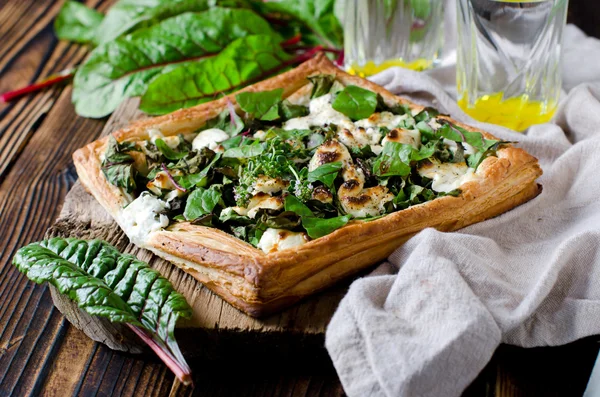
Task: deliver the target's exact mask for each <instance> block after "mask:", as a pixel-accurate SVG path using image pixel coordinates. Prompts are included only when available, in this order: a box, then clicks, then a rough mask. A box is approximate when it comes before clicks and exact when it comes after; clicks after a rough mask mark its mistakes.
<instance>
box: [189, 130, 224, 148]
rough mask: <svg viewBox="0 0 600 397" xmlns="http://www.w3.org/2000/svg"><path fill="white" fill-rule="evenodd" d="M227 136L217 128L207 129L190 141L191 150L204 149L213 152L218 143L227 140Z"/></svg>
mask: <svg viewBox="0 0 600 397" xmlns="http://www.w3.org/2000/svg"><path fill="white" fill-rule="evenodd" d="M228 138H229V134H228V133H226V132H225V131H223V130H220V129H218V128H209V129H208V130H204V131H200V133H198V135H197V136H196V138H194V140H193V141H192V149H194V150H200V149H202V148H204V147H207V148H209V149H210V150H215V149H216V148H217V146H219V143H221V142H223V141H225V140H227V139H228Z"/></svg>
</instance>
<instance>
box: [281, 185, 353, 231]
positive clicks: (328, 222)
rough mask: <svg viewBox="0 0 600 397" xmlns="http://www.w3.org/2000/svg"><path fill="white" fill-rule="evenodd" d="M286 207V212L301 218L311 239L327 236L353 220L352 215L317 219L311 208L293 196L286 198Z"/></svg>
mask: <svg viewBox="0 0 600 397" xmlns="http://www.w3.org/2000/svg"><path fill="white" fill-rule="evenodd" d="M284 207H285V210H286V211H291V212H294V213H296V214H298V215H299V216H300V218H301V219H302V226H303V227H304V229H305V230H306V233H307V234H308V236H309V237H310V238H319V237H323V236H326V235H328V234H330V233H332V232H334V231H335V230H337V229H339V228H340V227H342V226H345V225H346V224H347V223H348V222H349V221H350V219H351V216H350V215H343V216H337V217H334V218H317V217H316V216H315V215H314V214H313V212H312V211H311V210H310V208H308V207H307V206H306V205H305V204H304V203H302V202H301V201H300V200H298V199H297V198H296V197H294V196H292V195H289V196H286V197H285V203H284Z"/></svg>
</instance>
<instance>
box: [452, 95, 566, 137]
mask: <svg viewBox="0 0 600 397" xmlns="http://www.w3.org/2000/svg"><path fill="white" fill-rule="evenodd" d="M458 105H459V106H460V107H461V108H462V109H463V110H464V111H465V113H467V114H468V115H469V116H471V117H473V118H474V119H476V120H479V121H484V122H486V123H492V124H498V125H501V126H504V127H507V128H510V129H511V130H515V131H524V130H526V129H527V128H528V127H530V126H532V125H534V124H543V123H547V122H549V121H550V120H552V116H554V112H555V111H556V107H557V106H556V102H551V101H550V102H542V101H535V100H530V99H529V98H528V97H527V95H521V96H518V97H512V98H507V99H505V98H504V93H502V92H501V93H497V94H493V95H483V96H482V97H480V98H478V99H477V100H476V101H475V103H474V104H473V105H469V103H468V100H467V99H466V97H463V98H461V99H460V100H459V101H458Z"/></svg>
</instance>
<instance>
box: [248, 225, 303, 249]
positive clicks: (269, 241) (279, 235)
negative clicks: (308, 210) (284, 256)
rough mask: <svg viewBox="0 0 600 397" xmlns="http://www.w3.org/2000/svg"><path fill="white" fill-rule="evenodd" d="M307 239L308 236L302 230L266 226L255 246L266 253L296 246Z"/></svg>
mask: <svg viewBox="0 0 600 397" xmlns="http://www.w3.org/2000/svg"><path fill="white" fill-rule="evenodd" d="M307 241H308V238H307V237H306V234H304V233H302V232H291V231H289V230H284V229H272V228H268V229H267V230H265V232H264V233H263V235H262V236H261V238H260V241H259V242H258V246H257V247H258V249H261V250H262V251H263V252H264V253H265V254H268V253H271V252H277V251H283V250H286V249H288V248H293V247H297V246H299V245H302V244H304V243H306V242H307Z"/></svg>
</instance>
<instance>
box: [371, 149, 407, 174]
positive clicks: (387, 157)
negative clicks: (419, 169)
mask: <svg viewBox="0 0 600 397" xmlns="http://www.w3.org/2000/svg"><path fill="white" fill-rule="evenodd" d="M413 150H414V148H413V147H412V146H411V145H406V144H404V143H398V142H386V144H385V145H384V146H383V151H382V152H381V154H380V155H379V156H378V157H377V159H376V160H375V162H374V163H373V174H375V175H377V176H379V177H389V176H406V175H408V174H410V170H411V168H410V162H411V160H412V156H413Z"/></svg>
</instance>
